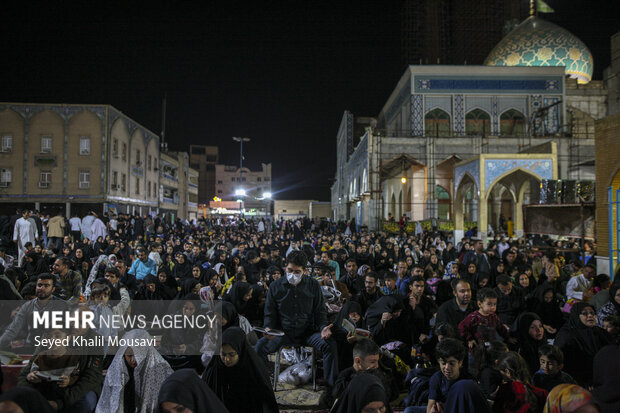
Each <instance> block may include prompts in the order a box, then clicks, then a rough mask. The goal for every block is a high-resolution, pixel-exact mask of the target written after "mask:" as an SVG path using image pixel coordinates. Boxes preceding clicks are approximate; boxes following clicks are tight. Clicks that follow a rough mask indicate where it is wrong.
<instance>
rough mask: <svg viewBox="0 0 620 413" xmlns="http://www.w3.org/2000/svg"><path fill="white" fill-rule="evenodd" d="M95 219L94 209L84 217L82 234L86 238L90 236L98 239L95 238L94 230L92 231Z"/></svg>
mask: <svg viewBox="0 0 620 413" xmlns="http://www.w3.org/2000/svg"><path fill="white" fill-rule="evenodd" d="M94 220H95V217H94V216H93V215H92V211H89V212H88V214H87V215H86V216H85V217H84V218H82V235H83V236H84V238H88V239H89V240H91V241H93V243H94V241H96V239H93V236H92V232H91V227H92V226H93V221H94Z"/></svg>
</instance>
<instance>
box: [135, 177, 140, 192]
mask: <svg viewBox="0 0 620 413" xmlns="http://www.w3.org/2000/svg"><path fill="white" fill-rule="evenodd" d="M136 195H140V178H136Z"/></svg>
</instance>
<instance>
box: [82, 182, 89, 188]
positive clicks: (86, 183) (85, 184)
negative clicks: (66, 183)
mask: <svg viewBox="0 0 620 413" xmlns="http://www.w3.org/2000/svg"><path fill="white" fill-rule="evenodd" d="M80 188H81V189H85V188H90V182H80Z"/></svg>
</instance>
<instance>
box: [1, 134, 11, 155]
mask: <svg viewBox="0 0 620 413" xmlns="http://www.w3.org/2000/svg"><path fill="white" fill-rule="evenodd" d="M0 151H2V152H13V135H2V147H1V148H0Z"/></svg>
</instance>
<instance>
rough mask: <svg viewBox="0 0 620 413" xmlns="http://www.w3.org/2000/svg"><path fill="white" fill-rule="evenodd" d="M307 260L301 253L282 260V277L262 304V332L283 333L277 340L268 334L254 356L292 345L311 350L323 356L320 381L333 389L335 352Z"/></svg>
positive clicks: (265, 355) (257, 345)
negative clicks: (263, 318)
mask: <svg viewBox="0 0 620 413" xmlns="http://www.w3.org/2000/svg"><path fill="white" fill-rule="evenodd" d="M306 263H307V258H306V255H305V254H304V253H303V252H301V251H293V252H291V253H290V254H289V255H288V256H287V257H286V277H282V278H279V279H277V280H276V281H274V282H272V283H271V285H270V286H269V292H268V293H267V301H266V303H265V322H264V326H265V330H267V331H269V330H270V329H278V330H283V331H284V335H283V336H280V337H275V336H270V335H269V334H268V333H266V334H265V336H264V337H263V338H261V339H260V340H258V343H256V353H257V354H258V355H259V356H260V357H261V358H262V359H263V360H264V361H265V363H267V355H268V354H270V353H275V352H276V351H279V349H280V347H282V346H286V345H293V344H305V345H308V346H312V347H314V348H315V349H317V350H318V351H320V352H321V353H323V370H324V378H325V381H326V382H327V385H328V386H329V387H333V386H334V383H335V381H336V377H337V376H338V351H337V348H336V341H335V340H334V339H333V338H332V330H331V328H332V327H333V325H332V324H329V325H328V324H327V312H326V310H325V301H324V299H323V293H322V291H321V287H320V286H319V283H318V282H317V281H316V280H315V279H314V278H312V277H310V276H308V269H307V268H306Z"/></svg>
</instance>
